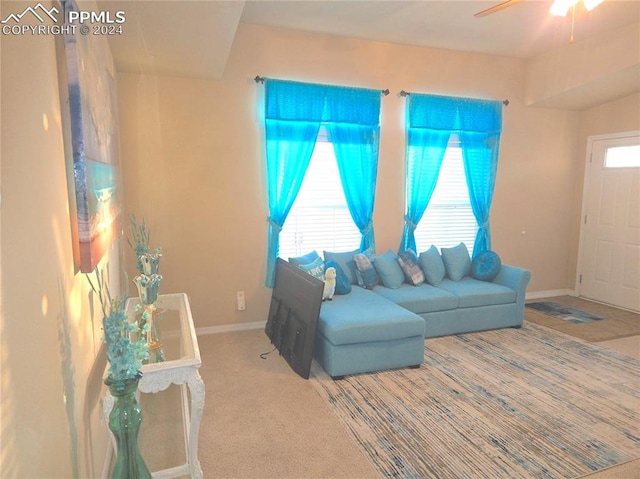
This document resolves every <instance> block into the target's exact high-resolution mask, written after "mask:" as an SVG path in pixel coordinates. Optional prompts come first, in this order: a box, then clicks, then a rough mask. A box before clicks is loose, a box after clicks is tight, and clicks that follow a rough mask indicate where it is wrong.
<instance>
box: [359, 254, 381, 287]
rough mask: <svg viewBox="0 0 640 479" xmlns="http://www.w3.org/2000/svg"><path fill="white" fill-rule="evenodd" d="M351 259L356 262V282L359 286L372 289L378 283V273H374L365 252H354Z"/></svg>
mask: <svg viewBox="0 0 640 479" xmlns="http://www.w3.org/2000/svg"><path fill="white" fill-rule="evenodd" d="M353 261H354V262H355V263H356V273H357V276H358V284H359V285H360V286H362V287H363V288H367V289H373V287H374V286H377V285H379V284H380V278H379V277H378V273H376V270H375V268H374V267H373V264H372V263H371V259H370V257H369V256H368V255H367V252H364V253H358V254H354V255H353Z"/></svg>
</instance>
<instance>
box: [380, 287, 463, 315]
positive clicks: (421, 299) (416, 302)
mask: <svg viewBox="0 0 640 479" xmlns="http://www.w3.org/2000/svg"><path fill="white" fill-rule="evenodd" d="M373 291H374V292H375V293H377V294H379V295H380V296H383V297H384V298H387V299H388V300H390V301H393V302H394V303H396V304H397V305H399V306H402V307H403V308H406V309H408V310H409V311H412V312H414V313H416V314H422V313H431V312H433V311H447V310H450V309H456V308H457V307H458V298H457V296H456V295H454V294H452V293H449V292H448V291H445V290H443V289H440V288H436V287H434V286H430V285H428V284H421V285H420V286H413V285H410V284H406V283H405V284H403V285H402V286H401V287H400V288H398V289H389V288H383V287H381V286H376V287H375V288H374V289H373Z"/></svg>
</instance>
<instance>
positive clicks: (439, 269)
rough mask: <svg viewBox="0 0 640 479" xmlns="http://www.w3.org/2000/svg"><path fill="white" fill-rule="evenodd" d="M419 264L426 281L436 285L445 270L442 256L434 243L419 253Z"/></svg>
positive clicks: (440, 280)
mask: <svg viewBox="0 0 640 479" xmlns="http://www.w3.org/2000/svg"><path fill="white" fill-rule="evenodd" d="M420 266H422V271H424V277H425V279H426V280H427V283H429V284H431V285H433V286H438V285H439V284H440V283H441V282H442V280H443V279H444V275H445V273H446V271H445V269H444V263H443V262H442V256H440V252H439V251H438V248H436V247H435V246H434V245H431V248H429V249H428V250H427V251H423V252H422V253H420Z"/></svg>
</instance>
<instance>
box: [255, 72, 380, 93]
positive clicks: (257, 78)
mask: <svg viewBox="0 0 640 479" xmlns="http://www.w3.org/2000/svg"><path fill="white" fill-rule="evenodd" d="M265 80H266V78H265V77H261V76H260V75H256V77H255V78H254V79H253V81H254V82H256V83H264V81H265ZM380 93H382V94H383V95H384V96H387V95H388V94H389V93H391V92H390V91H389V89H388V88H385V89H384V90H380Z"/></svg>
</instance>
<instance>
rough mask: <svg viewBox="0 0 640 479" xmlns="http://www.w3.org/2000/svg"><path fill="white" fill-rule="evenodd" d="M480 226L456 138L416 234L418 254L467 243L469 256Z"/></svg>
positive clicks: (445, 158)
mask: <svg viewBox="0 0 640 479" xmlns="http://www.w3.org/2000/svg"><path fill="white" fill-rule="evenodd" d="M477 232H478V225H477V223H476V219H475V217H474V216H473V211H472V210H471V203H470V201H469V191H468V189H467V180H466V178H465V174H464V164H463V162H462V149H461V148H460V143H459V141H457V140H456V139H452V140H451V141H449V145H448V147H447V151H446V152H445V155H444V159H443V160H442V166H441V168H440V175H439V176H438V182H437V183H436V188H435V190H434V192H433V196H432V197H431V201H430V202H429V206H428V207H427V210H426V211H425V213H424V215H423V216H422V219H421V220H420V223H419V224H418V226H417V228H416V230H415V232H414V234H415V239H416V248H417V249H418V251H417V252H418V253H420V252H422V251H425V250H427V249H429V247H430V246H431V245H432V244H433V245H436V247H437V248H438V249H440V248H443V247H444V248H448V247H451V246H455V245H457V244H459V243H460V242H463V243H464V244H465V245H466V246H467V249H468V250H469V254H473V243H474V241H475V238H476V233H477Z"/></svg>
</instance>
